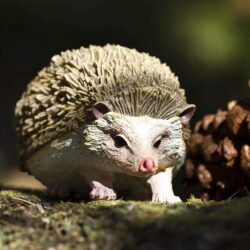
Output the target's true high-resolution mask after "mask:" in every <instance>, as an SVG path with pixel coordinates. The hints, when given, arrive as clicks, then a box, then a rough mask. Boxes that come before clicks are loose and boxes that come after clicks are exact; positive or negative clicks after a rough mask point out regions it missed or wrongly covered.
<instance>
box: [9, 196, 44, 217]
mask: <svg viewBox="0 0 250 250" xmlns="http://www.w3.org/2000/svg"><path fill="white" fill-rule="evenodd" d="M11 198H12V199H14V200H18V201H22V202H25V203H27V204H29V205H32V206H35V207H36V208H37V209H38V211H39V212H40V213H41V214H44V212H45V211H44V208H43V207H42V205H41V204H38V203H37V204H36V203H33V202H31V201H27V200H24V199H22V198H17V197H11Z"/></svg>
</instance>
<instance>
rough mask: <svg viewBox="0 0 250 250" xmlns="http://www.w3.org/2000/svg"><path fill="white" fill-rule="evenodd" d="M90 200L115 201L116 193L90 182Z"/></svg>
mask: <svg viewBox="0 0 250 250" xmlns="http://www.w3.org/2000/svg"><path fill="white" fill-rule="evenodd" d="M91 186H92V190H91V192H90V198H91V199H92V200H115V199H116V193H115V192H114V190H113V189H111V188H108V187H105V186H104V185H102V184H101V183H100V182H97V181H92V185H91Z"/></svg>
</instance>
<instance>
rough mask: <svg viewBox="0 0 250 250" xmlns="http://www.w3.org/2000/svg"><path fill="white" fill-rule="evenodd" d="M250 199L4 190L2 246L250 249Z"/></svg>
mask: <svg viewBox="0 0 250 250" xmlns="http://www.w3.org/2000/svg"><path fill="white" fill-rule="evenodd" d="M249 224H250V198H243V199H238V200H231V201H225V202H219V203H218V202H209V203H202V202H201V201H200V200H196V199H191V200H189V202H186V203H183V204H177V205H166V204H153V203H151V202H134V201H123V200H118V201H111V202H109V201H98V202H83V201H67V202H66V201H64V202H62V201H52V200H48V199H46V198H44V197H42V196H41V195H35V194H32V193H30V192H21V191H11V190H2V191H0V249H1V250H5V249H6V250H9V249H18V250H19V249H32V250H36V249H50V250H53V249H58V250H62V249H91V250H92V249H93V250H94V249H102V250H105V249H112V250H113V249H114V250H116V249H139V250H142V249H155V250H158V249H190V250H196V249H204V250H207V249H208V250H209V249H249V235H250V228H249Z"/></svg>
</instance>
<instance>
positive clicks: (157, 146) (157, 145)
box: [153, 139, 161, 148]
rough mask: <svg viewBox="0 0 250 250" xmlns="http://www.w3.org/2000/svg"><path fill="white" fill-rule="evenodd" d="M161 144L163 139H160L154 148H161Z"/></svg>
mask: <svg viewBox="0 0 250 250" xmlns="http://www.w3.org/2000/svg"><path fill="white" fill-rule="evenodd" d="M160 144H161V139H158V140H157V141H156V142H155V143H154V145H153V146H154V148H159V146H160Z"/></svg>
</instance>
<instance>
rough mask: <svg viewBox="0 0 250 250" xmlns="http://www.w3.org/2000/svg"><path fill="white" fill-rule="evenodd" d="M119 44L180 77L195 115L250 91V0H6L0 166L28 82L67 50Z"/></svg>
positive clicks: (2, 4) (6, 159) (0, 29)
mask: <svg viewBox="0 0 250 250" xmlns="http://www.w3.org/2000/svg"><path fill="white" fill-rule="evenodd" d="M106 43H114V44H121V45H124V46H127V47H131V48H136V49H137V50H139V51H145V52H148V53H150V54H152V55H155V56H157V57H159V58H160V59H161V60H162V61H163V62H167V64H168V65H169V66H170V68H171V69H172V70H173V71H174V72H175V73H176V75H178V76H179V79H180V82H181V85H182V87H184V88H185V89H186V92H187V96H188V100H189V102H190V103H195V104H196V105H197V107H198V109H197V113H196V115H195V117H194V119H193V121H195V120H197V119H199V118H200V117H202V116H203V115H204V114H206V113H211V112H215V111H216V109H217V108H219V107H225V105H226V103H227V101H229V100H230V99H235V98H237V99H240V98H242V97H244V96H246V95H247V94H248V93H247V92H249V90H248V88H247V82H248V79H250V1H249V0H228V1H218V0H216V1H213V0H207V1H202V0H196V1H195V0H185V1H184V0H182V1H181V0H178V1H177V0H165V1H146V0H141V1H123V0H116V1H115V0H113V1H108V0H100V1H95V0H90V1H85V0H74V1H69V0H68V1H66V0H60V1H59V0H15V1H14V0H12V1H11V0H0V84H1V85H0V86H1V88H0V103H1V105H0V118H1V126H0V166H14V165H15V164H16V156H15V132H14V126H13V111H14V106H15V102H16V101H17V99H18V98H19V97H20V95H21V93H22V91H23V90H24V89H25V86H26V85H27V83H28V82H29V81H30V80H31V79H32V78H33V77H34V76H35V75H36V73H37V71H38V70H40V69H41V68H42V67H44V66H46V65H47V64H48V62H49V60H50V58H51V56H53V55H54V54H57V53H59V52H60V51H62V50H66V49H71V48H78V47H80V46H88V45H89V44H98V45H104V44H106Z"/></svg>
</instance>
